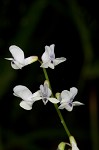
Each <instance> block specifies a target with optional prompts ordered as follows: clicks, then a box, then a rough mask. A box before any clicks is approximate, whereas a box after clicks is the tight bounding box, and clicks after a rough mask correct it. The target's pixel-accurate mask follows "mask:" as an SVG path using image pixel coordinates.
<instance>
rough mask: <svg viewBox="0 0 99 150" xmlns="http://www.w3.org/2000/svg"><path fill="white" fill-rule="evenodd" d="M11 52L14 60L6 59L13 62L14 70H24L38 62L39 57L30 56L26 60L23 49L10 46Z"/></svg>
mask: <svg viewBox="0 0 99 150" xmlns="http://www.w3.org/2000/svg"><path fill="white" fill-rule="evenodd" d="M9 51H10V53H11V54H12V56H13V58H5V59H7V60H10V61H11V66H12V68H13V69H22V67H24V66H26V65H29V64H31V63H33V62H35V61H37V60H38V57H37V56H30V57H27V58H25V56H24V52H23V51H22V49H21V48H19V47H18V46H16V45H12V46H10V47H9Z"/></svg>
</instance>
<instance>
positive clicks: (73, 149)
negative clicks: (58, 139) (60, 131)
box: [69, 136, 79, 150]
mask: <svg viewBox="0 0 99 150" xmlns="http://www.w3.org/2000/svg"><path fill="white" fill-rule="evenodd" d="M69 140H70V144H71V147H72V150H79V148H78V147H77V143H76V141H75V139H74V137H73V136H70V137H69Z"/></svg>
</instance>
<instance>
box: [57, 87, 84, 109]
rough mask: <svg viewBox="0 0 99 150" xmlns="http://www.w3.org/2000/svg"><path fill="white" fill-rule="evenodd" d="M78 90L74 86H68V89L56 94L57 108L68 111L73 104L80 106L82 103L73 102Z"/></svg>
mask: <svg viewBox="0 0 99 150" xmlns="http://www.w3.org/2000/svg"><path fill="white" fill-rule="evenodd" d="M77 92H78V89H77V88H75V87H72V88H70V91H68V90H64V91H62V92H61V93H60V94H57V95H58V99H59V100H60V106H59V107H58V108H59V109H64V108H65V109H66V110H68V111H72V110H73V106H80V105H84V104H83V103H81V102H78V101H75V102H73V99H74V97H75V96H76V94H77Z"/></svg>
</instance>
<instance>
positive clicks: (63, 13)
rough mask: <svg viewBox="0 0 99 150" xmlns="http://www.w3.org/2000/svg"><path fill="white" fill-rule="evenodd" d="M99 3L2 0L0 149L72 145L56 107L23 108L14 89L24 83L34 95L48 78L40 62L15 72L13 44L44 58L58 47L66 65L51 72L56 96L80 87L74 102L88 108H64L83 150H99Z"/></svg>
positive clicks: (31, 149) (53, 149) (41, 149)
mask: <svg viewBox="0 0 99 150" xmlns="http://www.w3.org/2000/svg"><path fill="white" fill-rule="evenodd" d="M98 13H99V11H98V4H97V1H96V0H95V1H93V2H90V1H89V0H88V1H87V2H86V0H83V1H80V2H79V1H78V0H64V1H61V0H50V1H49V0H34V1H26V0H25V1H23V0H20V1H19V0H14V1H13V0H5V1H3V0H1V1H0V150H56V149H57V146H58V144H59V143H60V142H61V141H65V142H69V141H68V137H67V135H66V133H65V131H64V129H63V127H62V125H61V122H60V120H59V118H58V115H57V113H56V111H55V108H54V106H53V104H50V103H48V104H47V105H46V106H44V105H43V103H42V101H38V102H36V103H34V105H33V109H32V110H31V111H26V110H24V109H22V108H21V107H20V106H19V102H20V100H21V99H19V98H17V97H14V96H13V87H14V86H16V85H25V86H27V87H28V88H29V89H30V90H31V91H32V92H35V91H37V90H38V89H39V86H40V84H43V82H44V80H45V78H44V74H43V71H42V68H40V64H39V62H35V63H33V64H31V65H28V66H27V67H24V68H23V69H22V70H13V69H12V68H11V65H10V62H9V61H7V60H4V58H5V57H11V54H10V52H9V46H10V45H17V46H19V47H20V48H21V49H22V50H23V51H24V53H25V56H26V57H28V56H31V55H37V56H38V57H39V59H40V58H41V55H42V54H43V52H44V47H45V45H48V46H49V45H51V44H55V55H56V57H62V56H63V57H66V58H67V61H66V62H64V63H62V64H60V65H58V66H56V68H55V70H52V69H50V68H48V69H47V72H48V75H49V79H50V82H51V86H52V89H53V93H54V94H55V93H56V92H61V91H62V90H65V89H67V90H69V89H70V88H71V87H73V86H75V87H77V88H78V91H79V92H78V94H77V96H76V97H75V100H77V101H80V102H82V103H84V104H85V105H84V106H79V107H74V109H73V111H72V112H67V111H66V110H62V111H61V112H62V114H63V116H64V119H65V121H66V123H67V126H68V128H69V130H70V132H71V134H72V135H73V136H74V137H75V139H76V140H77V144H78V147H79V148H80V150H89V149H90V150H98V149H99V142H98V141H99V121H98V120H99V118H98V117H99V116H98V115H99V106H98V105H99V102H98V99H99V94H98V92H99V91H98V83H99V52H98V51H99V45H98V31H99V30H98V29H99V28H98V25H99V22H98V17H99V15H98Z"/></svg>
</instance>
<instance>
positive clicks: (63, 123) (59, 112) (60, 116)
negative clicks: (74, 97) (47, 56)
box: [43, 68, 71, 137]
mask: <svg viewBox="0 0 99 150" xmlns="http://www.w3.org/2000/svg"><path fill="white" fill-rule="evenodd" d="M43 72H44V75H45V79H46V80H48V82H49V87H50V89H51V90H52V88H51V84H50V80H49V77H48V74H47V71H46V69H45V68H43ZM52 97H54V95H53V92H52ZM54 107H55V109H56V111H57V114H58V116H59V118H60V120H61V123H62V125H63V127H64V129H65V132H66V133H67V135H68V137H70V136H71V134H70V131H69V130H68V128H67V125H66V123H65V120H64V118H63V116H62V114H61V111H60V110H59V109H58V105H57V104H54Z"/></svg>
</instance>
